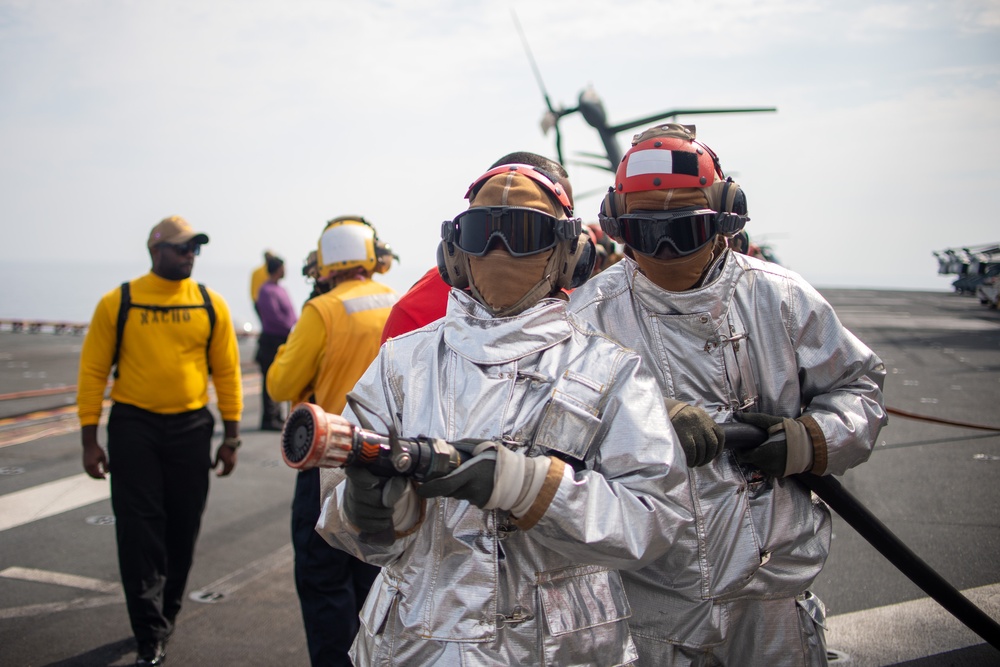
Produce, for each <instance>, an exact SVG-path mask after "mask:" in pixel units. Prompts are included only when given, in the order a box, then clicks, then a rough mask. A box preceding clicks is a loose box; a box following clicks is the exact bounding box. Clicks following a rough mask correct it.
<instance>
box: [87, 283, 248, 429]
mask: <svg viewBox="0 0 1000 667" xmlns="http://www.w3.org/2000/svg"><path fill="white" fill-rule="evenodd" d="M130 290H131V301H132V307H131V308H130V309H129V312H128V319H127V321H126V323H125V331H124V333H123V335H122V341H121V349H120V351H119V358H118V377H117V378H116V379H115V381H114V385H113V386H112V389H111V398H112V400H114V401H116V402H121V403H128V404H129V405H134V406H136V407H139V408H142V409H143V410H149V411H150V412H156V413H160V414H176V413H179V412H186V411H189V410H197V409H199V408H202V407H204V406H205V405H207V404H208V377H209V375H208V364H209V363H211V366H212V383H213V384H214V385H215V392H216V395H217V398H218V407H219V413H220V414H221V416H222V419H223V420H225V421H239V419H240V416H241V413H242V411H243V386H242V380H241V377H240V355H239V347H238V345H237V342H236V331H235V329H233V321H232V317H231V315H230V313H229V306H228V305H227V304H226V302H225V300H224V299H223V298H222V297H221V296H220V295H219V294H217V293H216V292H214V291H212V290H208V293H209V296H210V297H211V299H212V306H213V308H214V310H215V328H214V330H213V332H212V344H211V347H210V348H209V349H208V354H207V355H206V346H207V345H208V338H209V317H208V311H207V310H206V309H205V308H202V307H196V308H184V309H171V310H165V311H158V310H153V309H147V308H143V307H142V306H143V305H147V306H201V305H202V303H203V302H204V300H203V299H202V296H201V291H200V290H199V289H198V284H197V283H196V282H195V281H194V280H192V279H190V278H188V279H185V280H166V279H164V278H161V277H159V276H157V275H156V274H154V273H148V274H146V275H145V276H142V277H140V278H136V279H135V280H132V281H130ZM120 305H121V289H120V288H115V289H114V290H112V291H110V292H108V293H107V294H105V295H104V296H103V297H102V298H101V300H100V302H99V303H98V304H97V308H96V309H95V310H94V316H93V318H92V319H91V321H90V328H89V329H88V331H87V336H86V338H85V339H84V341H83V350H82V352H81V353H80V372H79V380H78V394H77V406H78V411H79V416H80V424H81V425H82V426H88V425H92V424H97V423H98V422H99V421H100V417H101V403H102V401H103V399H104V389H105V387H106V386H107V381H108V374H109V373H110V371H111V364H112V359H113V357H114V352H115V341H116V338H117V324H118V309H119V307H120Z"/></svg>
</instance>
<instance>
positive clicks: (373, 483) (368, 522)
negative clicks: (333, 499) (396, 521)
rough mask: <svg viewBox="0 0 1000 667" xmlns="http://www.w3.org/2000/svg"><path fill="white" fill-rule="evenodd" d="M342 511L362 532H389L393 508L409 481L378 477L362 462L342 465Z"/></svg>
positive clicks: (390, 530)
mask: <svg viewBox="0 0 1000 667" xmlns="http://www.w3.org/2000/svg"><path fill="white" fill-rule="evenodd" d="M345 473H346V474H347V488H346V489H345V490H344V514H345V515H346V516H347V520H348V521H350V522H351V524H353V525H354V527H355V528H357V529H358V530H359V531H361V532H362V533H372V534H381V533H391V532H392V531H393V529H394V528H393V523H392V512H393V507H394V506H395V504H396V501H397V500H399V498H400V497H401V496H402V495H403V492H404V491H405V490H406V486H407V484H409V481H408V480H406V479H405V478H403V477H379V476H378V475H373V474H372V473H371V472H369V471H368V470H367V469H366V468H364V467H362V466H350V467H347V468H345Z"/></svg>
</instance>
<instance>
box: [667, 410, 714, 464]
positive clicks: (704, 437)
mask: <svg viewBox="0 0 1000 667" xmlns="http://www.w3.org/2000/svg"><path fill="white" fill-rule="evenodd" d="M664 402H665V403H666V406H667V415H668V416H669V417H670V424H671V425H672V426H673V427H674V430H675V431H676V432H677V438H678V439H679V440H680V443H681V449H683V450H684V457H685V458H686V459H687V464H688V467H690V468H695V467H697V466H702V465H705V464H706V463H711V462H712V461H714V460H715V459H716V458H718V456H719V454H721V453H722V450H723V449H724V448H725V446H726V434H725V433H724V432H723V430H722V427H721V426H719V425H718V424H716V423H715V421H713V420H712V418H711V417H709V416H708V413H707V412H705V411H704V410H702V409H701V408H698V407H695V406H693V405H689V404H687V403H684V402H683V401H677V400H674V399H670V398H668V399H666V400H665V401H664Z"/></svg>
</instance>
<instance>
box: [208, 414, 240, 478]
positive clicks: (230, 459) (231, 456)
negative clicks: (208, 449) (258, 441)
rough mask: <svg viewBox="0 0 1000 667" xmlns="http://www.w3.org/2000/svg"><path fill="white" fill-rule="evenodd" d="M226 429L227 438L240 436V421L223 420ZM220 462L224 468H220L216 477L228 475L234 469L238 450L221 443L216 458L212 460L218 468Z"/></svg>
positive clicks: (214, 466) (213, 464)
mask: <svg viewBox="0 0 1000 667" xmlns="http://www.w3.org/2000/svg"><path fill="white" fill-rule="evenodd" d="M223 425H224V426H225V429H226V437H227V438H238V437H239V436H240V423H239V422H237V421H227V422H223ZM219 463H222V470H218V471H216V473H215V476H216V477H226V476H227V475H229V473H231V472H232V471H233V468H235V467H236V450H235V449H233V448H232V447H226V446H225V445H219V448H218V449H217V450H216V451H215V460H214V461H212V467H213V468H218V467H219Z"/></svg>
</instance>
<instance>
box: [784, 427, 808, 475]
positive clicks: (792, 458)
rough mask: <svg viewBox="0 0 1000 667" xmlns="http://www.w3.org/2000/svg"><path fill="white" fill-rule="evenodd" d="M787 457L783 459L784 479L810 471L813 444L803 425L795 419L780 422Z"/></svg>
mask: <svg viewBox="0 0 1000 667" xmlns="http://www.w3.org/2000/svg"><path fill="white" fill-rule="evenodd" d="M782 427H783V428H784V430H785V442H786V444H787V445H788V455H787V458H786V459H785V477H788V476H789V475H794V474H796V473H800V472H805V471H807V470H811V469H812V467H813V443H812V438H810V437H809V431H808V430H806V426H805V424H803V423H802V422H800V421H798V420H797V419H784V420H782Z"/></svg>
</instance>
